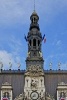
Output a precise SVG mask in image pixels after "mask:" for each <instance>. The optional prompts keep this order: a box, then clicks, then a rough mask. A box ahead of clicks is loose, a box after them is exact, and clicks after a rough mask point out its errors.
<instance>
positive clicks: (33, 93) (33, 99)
mask: <svg viewBox="0 0 67 100" xmlns="http://www.w3.org/2000/svg"><path fill="white" fill-rule="evenodd" d="M38 97H39V95H38V93H37V92H32V93H31V99H32V100H37V99H38Z"/></svg>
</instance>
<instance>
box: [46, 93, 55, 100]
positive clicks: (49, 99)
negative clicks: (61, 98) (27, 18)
mask: <svg viewBox="0 0 67 100" xmlns="http://www.w3.org/2000/svg"><path fill="white" fill-rule="evenodd" d="M45 99H46V100H55V99H54V97H53V96H51V95H50V94H49V93H47V92H46V95H45Z"/></svg>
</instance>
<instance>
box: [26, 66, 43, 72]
mask: <svg viewBox="0 0 67 100" xmlns="http://www.w3.org/2000/svg"><path fill="white" fill-rule="evenodd" d="M27 71H31V72H32V71H35V72H42V71H43V69H42V68H41V66H40V65H30V66H29V67H28V68H27Z"/></svg>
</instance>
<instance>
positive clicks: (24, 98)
mask: <svg viewBox="0 0 67 100" xmlns="http://www.w3.org/2000/svg"><path fill="white" fill-rule="evenodd" d="M14 100H27V98H26V97H25V93H22V94H20V95H19V96H17V97H16V98H15V99H14Z"/></svg>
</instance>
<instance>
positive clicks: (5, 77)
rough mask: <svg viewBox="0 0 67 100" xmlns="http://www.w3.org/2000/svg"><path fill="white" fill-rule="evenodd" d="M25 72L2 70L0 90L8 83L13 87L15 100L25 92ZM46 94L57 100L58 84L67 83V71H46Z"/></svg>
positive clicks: (0, 73)
mask: <svg viewBox="0 0 67 100" xmlns="http://www.w3.org/2000/svg"><path fill="white" fill-rule="evenodd" d="M24 73H25V70H2V71H1V72H0V88H1V86H2V84H3V83H5V82H8V83H9V84H11V85H12V87H13V99H14V98H15V97H16V96H18V95H19V94H21V93H22V92H23V90H24ZM44 73H45V76H44V78H45V87H46V92H48V93H49V94H50V95H54V96H55V98H56V88H57V85H58V83H60V82H64V83H67V70H44Z"/></svg>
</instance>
